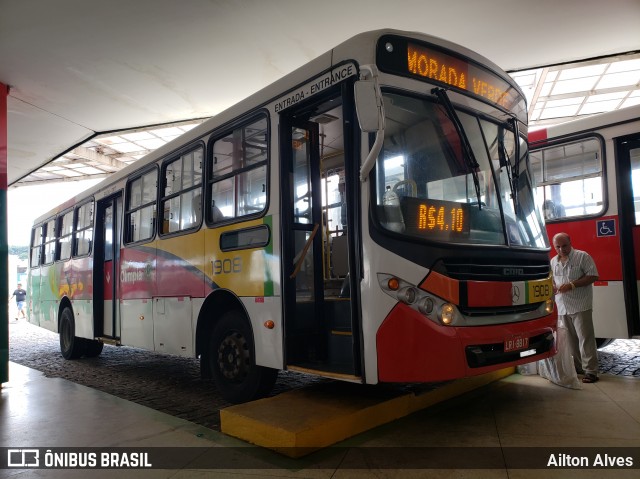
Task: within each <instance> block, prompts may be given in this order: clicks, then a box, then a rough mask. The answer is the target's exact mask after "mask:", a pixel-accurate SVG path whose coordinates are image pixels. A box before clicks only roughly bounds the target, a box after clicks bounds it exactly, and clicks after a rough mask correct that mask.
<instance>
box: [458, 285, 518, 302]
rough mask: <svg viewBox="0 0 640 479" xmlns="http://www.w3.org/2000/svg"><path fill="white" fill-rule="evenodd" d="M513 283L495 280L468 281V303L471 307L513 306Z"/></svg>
mask: <svg viewBox="0 0 640 479" xmlns="http://www.w3.org/2000/svg"><path fill="white" fill-rule="evenodd" d="M512 287H513V284H512V283H504V282H500V283H498V282H494V281H468V282H467V293H468V296H467V304H468V305H469V306H470V307H483V306H511V305H512V304H513V300H512V294H511V289H512Z"/></svg>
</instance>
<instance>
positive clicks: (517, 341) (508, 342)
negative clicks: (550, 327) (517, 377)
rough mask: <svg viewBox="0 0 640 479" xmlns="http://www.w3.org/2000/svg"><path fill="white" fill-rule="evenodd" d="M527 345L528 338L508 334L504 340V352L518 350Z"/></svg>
mask: <svg viewBox="0 0 640 479" xmlns="http://www.w3.org/2000/svg"><path fill="white" fill-rule="evenodd" d="M528 347H529V338H527V337H522V336H510V337H508V338H507V339H505V340H504V352H505V353H508V352H511V351H519V350H521V349H527V348H528Z"/></svg>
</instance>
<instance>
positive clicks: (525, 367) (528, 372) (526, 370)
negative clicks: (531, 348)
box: [517, 361, 538, 376]
mask: <svg viewBox="0 0 640 479" xmlns="http://www.w3.org/2000/svg"><path fill="white" fill-rule="evenodd" d="M517 370H518V373H520V374H522V375H523V376H535V375H537V374H538V361H533V362H532V363H527V364H521V365H520V366H518V367H517Z"/></svg>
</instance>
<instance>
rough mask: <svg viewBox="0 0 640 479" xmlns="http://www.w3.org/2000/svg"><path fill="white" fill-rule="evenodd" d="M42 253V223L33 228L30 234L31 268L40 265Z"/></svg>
mask: <svg viewBox="0 0 640 479" xmlns="http://www.w3.org/2000/svg"><path fill="white" fill-rule="evenodd" d="M41 255H42V225H40V226H38V227H37V228H34V229H33V231H32V234H31V261H30V263H29V265H30V266H31V268H37V267H38V266H40V261H41Z"/></svg>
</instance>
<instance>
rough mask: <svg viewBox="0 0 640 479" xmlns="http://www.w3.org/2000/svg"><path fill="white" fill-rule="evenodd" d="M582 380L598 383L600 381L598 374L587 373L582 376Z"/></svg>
mask: <svg viewBox="0 0 640 479" xmlns="http://www.w3.org/2000/svg"><path fill="white" fill-rule="evenodd" d="M582 382H583V383H597V382H598V376H596V375H595V374H591V373H587V374H585V375H584V377H583V378H582Z"/></svg>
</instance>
